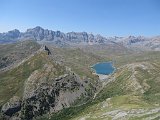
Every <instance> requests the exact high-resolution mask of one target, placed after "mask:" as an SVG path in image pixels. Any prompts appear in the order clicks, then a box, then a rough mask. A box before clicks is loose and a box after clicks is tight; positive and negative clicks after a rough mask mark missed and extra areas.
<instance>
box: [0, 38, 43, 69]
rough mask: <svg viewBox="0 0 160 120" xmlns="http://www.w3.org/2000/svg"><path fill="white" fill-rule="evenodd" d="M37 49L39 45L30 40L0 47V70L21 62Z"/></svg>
mask: <svg viewBox="0 0 160 120" xmlns="http://www.w3.org/2000/svg"><path fill="white" fill-rule="evenodd" d="M39 48H40V45H39V44H38V43H36V42H34V41H31V40H28V41H23V42H17V43H13V44H6V45H0V69H1V68H4V67H6V66H9V65H11V64H13V63H15V62H20V61H22V60H23V59H24V58H26V57H28V56H29V55H31V54H32V53H34V52H35V51H37V50H38V49H39Z"/></svg>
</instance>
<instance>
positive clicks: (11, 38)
mask: <svg viewBox="0 0 160 120" xmlns="http://www.w3.org/2000/svg"><path fill="white" fill-rule="evenodd" d="M28 39H32V40H36V41H39V42H53V43H55V44H56V43H60V42H63V43H65V42H66V43H70V44H72V43H73V44H74V43H75V44H77V43H83V44H86V43H87V44H96V43H98V44H99V43H104V41H106V38H105V37H102V36H101V35H93V34H88V33H86V32H68V33H63V32H61V31H52V30H48V29H43V28H41V27H39V26H37V27H35V28H33V29H27V31H26V32H19V30H16V29H15V30H13V31H9V32H7V33H1V34H0V43H8V42H15V41H18V40H28Z"/></svg>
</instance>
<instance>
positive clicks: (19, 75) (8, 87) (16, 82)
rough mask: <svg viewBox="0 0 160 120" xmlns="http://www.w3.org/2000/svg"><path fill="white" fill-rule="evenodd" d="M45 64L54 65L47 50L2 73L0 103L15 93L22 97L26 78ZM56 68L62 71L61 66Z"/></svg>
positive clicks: (0, 78) (0, 74)
mask: <svg viewBox="0 0 160 120" xmlns="http://www.w3.org/2000/svg"><path fill="white" fill-rule="evenodd" d="M45 64H52V65H53V62H52V61H51V60H50V59H49V58H48V55H47V53H46V52H39V53H36V54H35V55H34V56H33V57H31V58H30V59H29V60H27V61H26V62H24V63H22V64H21V65H20V66H18V67H16V68H14V69H11V70H9V71H6V72H3V73H0V76H1V77H0V105H2V104H3V103H4V102H6V101H7V100H9V99H10V98H11V97H12V96H14V95H17V96H19V97H21V96H22V93H23V89H24V83H25V80H26V79H27V78H28V77H29V76H30V75H31V73H32V72H34V71H35V70H39V69H41V68H42V67H43V66H44V65H45ZM56 69H57V71H59V72H60V71H61V70H59V69H61V68H60V67H59V66H56Z"/></svg>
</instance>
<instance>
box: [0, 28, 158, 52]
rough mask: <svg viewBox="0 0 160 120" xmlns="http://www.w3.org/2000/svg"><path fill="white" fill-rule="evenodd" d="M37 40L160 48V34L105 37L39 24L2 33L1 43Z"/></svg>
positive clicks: (65, 43) (148, 48) (53, 42)
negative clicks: (21, 30)
mask: <svg viewBox="0 0 160 120" xmlns="http://www.w3.org/2000/svg"><path fill="white" fill-rule="evenodd" d="M23 40H35V41H38V42H39V43H44V42H49V43H52V44H55V45H57V46H62V47H64V46H69V45H95V44H107V43H118V44H121V45H123V46H125V47H127V48H138V49H142V50H158V51H159V50H160V36H155V37H144V36H138V37H135V36H128V37H103V36H101V35H93V34H89V33H87V32H68V33H63V32H61V31H52V30H48V29H43V28H42V27H40V26H37V27H35V28H32V29H27V31H26V32H20V31H19V30H17V29H15V30H12V31H9V32H7V33H0V43H1V44H4V43H14V42H16V41H23Z"/></svg>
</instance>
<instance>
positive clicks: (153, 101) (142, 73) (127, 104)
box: [51, 52, 160, 120]
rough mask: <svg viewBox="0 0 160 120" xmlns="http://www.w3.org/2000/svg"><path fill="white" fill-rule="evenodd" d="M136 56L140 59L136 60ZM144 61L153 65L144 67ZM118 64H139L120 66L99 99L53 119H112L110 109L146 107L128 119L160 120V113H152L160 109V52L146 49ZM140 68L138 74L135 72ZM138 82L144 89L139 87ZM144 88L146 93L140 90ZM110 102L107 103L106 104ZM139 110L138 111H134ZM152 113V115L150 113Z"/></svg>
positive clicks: (64, 111)
mask: <svg viewBox="0 0 160 120" xmlns="http://www.w3.org/2000/svg"><path fill="white" fill-rule="evenodd" d="M135 58H136V59H135ZM143 62H145V63H146V65H151V66H152V68H150V67H148V68H147V69H143V68H142V67H139V66H140V65H141V64H143ZM116 63H117V65H116V66H119V67H121V66H123V65H125V64H131V63H133V65H134V63H139V64H140V65H138V67H135V69H134V71H132V69H130V68H128V66H126V67H123V68H121V69H118V70H117V71H116V73H115V74H113V76H114V77H115V80H114V81H113V82H111V83H109V84H107V85H106V86H105V87H104V89H103V90H102V91H101V92H100V93H99V94H98V95H97V97H96V99H95V100H93V101H90V102H88V103H87V104H84V105H82V106H79V107H76V108H74V107H72V108H69V109H64V110H63V111H60V112H58V113H56V114H54V115H53V116H52V119H51V120H68V119H75V120H77V119H82V118H86V119H87V120H90V119H91V120H92V119H93V120H100V119H111V118H113V117H114V116H115V115H116V114H118V113H115V115H114V116H111V115H105V114H109V113H107V112H110V111H114V110H120V111H121V112H124V111H125V112H127V111H130V112H135V111H139V110H141V109H142V111H143V112H144V113H143V114H142V115H141V116H140V115H139V114H138V113H136V112H135V113H134V114H137V116H132V117H130V118H128V119H133V120H134V119H142V118H147V117H153V118H155V119H158V118H159V116H160V114H159V113H158V112H156V113H149V112H150V111H152V109H156V108H157V107H158V108H159V105H160V101H159V99H160V92H159V91H160V88H159V86H160V52H144V53H138V54H132V55H128V57H127V56H121V57H119V59H117V61H116ZM135 71H136V74H135V73H134V72H135ZM133 74H134V77H135V79H136V80H135V82H133V81H134V80H133V78H132V75H133ZM134 83H138V84H139V85H140V86H141V88H140V89H136V87H137V86H136V84H135V86H134ZM141 90H143V91H144V93H141V92H140V91H141ZM105 105H106V106H105ZM134 110H135V111H134ZM147 114H148V115H147ZM138 115H139V116H138Z"/></svg>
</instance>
